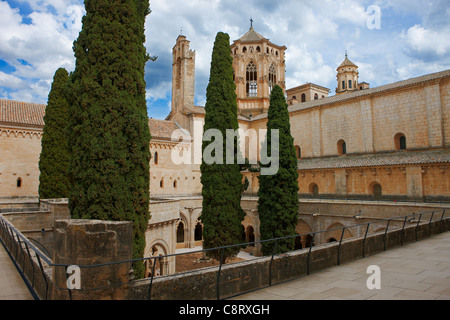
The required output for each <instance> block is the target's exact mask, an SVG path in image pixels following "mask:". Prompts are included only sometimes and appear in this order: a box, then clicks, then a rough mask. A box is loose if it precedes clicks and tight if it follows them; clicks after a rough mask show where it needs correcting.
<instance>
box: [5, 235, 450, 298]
mask: <svg viewBox="0 0 450 320" xmlns="http://www.w3.org/2000/svg"><path fill="white" fill-rule="evenodd" d="M371 265H377V266H379V267H380V271H381V289H379V290H378V289H373V290H369V289H368V288H367V285H366V282H367V279H368V278H369V277H370V276H371V274H368V273H367V268H368V267H369V266H371ZM32 299H33V297H32V296H31V294H30V292H29V291H28V288H27V286H26V285H25V283H24V281H23V279H22V278H21V277H20V275H19V273H18V271H17V269H16V267H15V266H14V264H13V263H12V261H11V259H10V257H9V255H8V254H7V252H6V251H5V248H4V247H3V245H1V244H0V300H32ZM233 299H234V300H340V299H347V300H366V299H367V300H412V299H417V300H450V232H446V233H442V234H439V235H434V236H432V237H430V238H428V239H424V240H421V241H418V242H414V243H409V244H406V245H404V246H403V247H398V248H395V249H391V250H388V251H385V252H382V253H379V254H376V255H373V256H369V257H366V258H364V259H359V260H355V261H352V262H348V263H345V264H342V265H340V266H336V267H333V268H329V269H325V270H322V271H319V272H316V273H313V274H311V275H309V276H305V277H302V278H299V279H297V280H293V281H289V282H285V283H282V284H277V285H274V286H272V287H268V288H265V289H261V290H257V291H254V292H252V293H248V294H244V295H240V296H237V297H234V298H233Z"/></svg>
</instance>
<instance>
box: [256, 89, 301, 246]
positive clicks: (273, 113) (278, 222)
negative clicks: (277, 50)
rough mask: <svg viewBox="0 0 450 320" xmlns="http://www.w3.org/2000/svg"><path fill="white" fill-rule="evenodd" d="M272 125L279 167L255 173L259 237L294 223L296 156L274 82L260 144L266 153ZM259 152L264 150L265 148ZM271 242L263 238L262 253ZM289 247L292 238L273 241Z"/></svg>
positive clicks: (284, 231) (284, 232)
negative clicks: (276, 135) (268, 172)
mask: <svg viewBox="0 0 450 320" xmlns="http://www.w3.org/2000/svg"><path fill="white" fill-rule="evenodd" d="M272 129H278V130H279V148H278V149H279V169H278V172H277V173H276V174H274V175H260V176H259V190H258V196H259V199H258V213H259V219H260V233H261V240H267V239H274V238H281V237H287V236H292V235H295V234H296V232H295V227H296V225H297V223H298V206H299V200H298V190H299V188H298V181H297V180H298V172H297V157H296V156H295V147H294V139H293V138H292V135H291V125H290V122H289V112H288V106H287V104H286V99H285V97H284V94H283V90H282V89H281V88H280V87H279V86H278V85H276V86H274V88H273V90H272V93H271V96H270V106H269V114H268V121H267V138H266V140H265V143H264V144H263V148H267V152H268V153H267V154H268V155H270V154H271V151H272V150H271V146H272V135H271V130H272ZM262 152H266V149H263V151H262ZM264 154H265V153H264ZM271 156H272V157H273V156H274V155H271ZM273 245H274V243H273V242H263V244H262V251H263V254H270V253H272V250H273ZM293 249H294V238H292V239H288V240H283V241H278V242H277V250H276V252H278V253H281V252H287V251H290V250H293Z"/></svg>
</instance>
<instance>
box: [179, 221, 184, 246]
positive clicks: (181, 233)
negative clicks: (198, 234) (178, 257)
mask: <svg viewBox="0 0 450 320" xmlns="http://www.w3.org/2000/svg"><path fill="white" fill-rule="evenodd" d="M177 243H184V223H183V221H180V222H179V223H178V227H177Z"/></svg>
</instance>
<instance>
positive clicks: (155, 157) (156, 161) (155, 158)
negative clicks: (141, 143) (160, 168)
mask: <svg viewBox="0 0 450 320" xmlns="http://www.w3.org/2000/svg"><path fill="white" fill-rule="evenodd" d="M153 158H154V159H153V160H154V162H155V164H158V152H155V156H154V157H153Z"/></svg>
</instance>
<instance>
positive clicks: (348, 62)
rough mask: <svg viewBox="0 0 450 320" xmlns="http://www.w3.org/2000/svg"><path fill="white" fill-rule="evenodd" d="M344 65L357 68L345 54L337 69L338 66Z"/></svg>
mask: <svg viewBox="0 0 450 320" xmlns="http://www.w3.org/2000/svg"><path fill="white" fill-rule="evenodd" d="M346 66H351V67H356V68H358V66H357V65H356V64H354V63H353V62H351V61H350V60H349V59H348V56H347V54H345V59H344V61H343V62H342V63H341V65H340V66H339V67H338V69H339V68H342V67H346Z"/></svg>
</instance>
